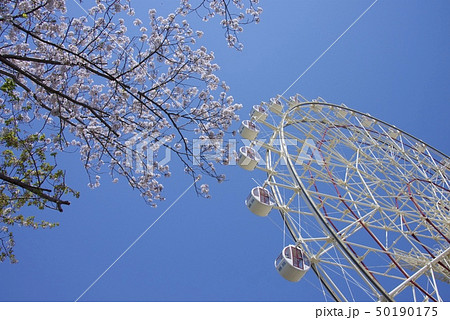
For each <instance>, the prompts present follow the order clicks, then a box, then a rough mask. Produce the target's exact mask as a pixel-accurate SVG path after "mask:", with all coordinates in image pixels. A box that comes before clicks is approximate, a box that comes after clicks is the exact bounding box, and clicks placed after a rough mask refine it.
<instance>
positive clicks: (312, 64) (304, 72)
mask: <svg viewBox="0 0 450 320" xmlns="http://www.w3.org/2000/svg"><path fill="white" fill-rule="evenodd" d="M377 2H378V0H375V1H374V2H373V3H372V4H371V5H370V6H369V7H368V8H367V9H366V10H365V11H364V12H363V13H361V15H360V16H359V17H358V18H356V20H355V21H353V22H352V24H351V25H350V26H349V27H348V28H347V29H346V30H345V31H344V32H343V33H342V34H341V35H340V36H339V37H338V38H337V39H336V40H334V42H333V43H332V44H331V45H330V46H329V47H328V48H326V49H325V51H324V52H322V54H321V55H320V56H319V57H318V58H317V59H316V60H314V62H313V63H311V64H310V65H309V67H308V68H306V70H305V71H303V73H302V74H301V75H300V76H299V77H298V78H297V79H295V81H294V82H293V83H292V84H291V85H290V86H289V87H288V88H287V89H286V90H284V92H283V93H282V94H281V95H282V96H284V94H285V93H286V92H288V91H289V89H290V88H292V87H293V86H294V85H295V84H296V83H297V82H298V81H299V80H300V79H301V78H302V77H303V76H304V75H305V74H306V73H307V72H308V71H309V69H311V68H312V67H313V66H314V65H315V64H316V63H317V62H318V61H319V60H320V59H321V58H322V57H323V56H324V55H325V54H326V53H327V52H328V51H329V50H330V49H331V48H332V47H333V46H334V45H335V44H336V42H338V41H339V40H340V39H341V38H342V37H343V36H344V35H345V34H346V33H347V32H348V31H349V30H350V29H351V28H352V27H353V26H354V25H355V24H356V23H357V22H358V21H359V19H361V18H362V17H363V16H364V15H365V14H366V13H367V11H369V10H370V9H371V8H372V7H373V6H374V5H375V3H377Z"/></svg>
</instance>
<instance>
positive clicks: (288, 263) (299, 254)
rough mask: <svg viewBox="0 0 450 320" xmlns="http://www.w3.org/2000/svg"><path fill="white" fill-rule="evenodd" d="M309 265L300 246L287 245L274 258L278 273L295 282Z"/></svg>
mask: <svg viewBox="0 0 450 320" xmlns="http://www.w3.org/2000/svg"><path fill="white" fill-rule="evenodd" d="M310 267H311V262H310V261H309V258H308V256H307V255H306V254H305V252H303V251H302V250H301V249H300V248H298V247H296V246H293V245H289V246H287V247H285V248H284V249H283V251H281V253H280V255H279V256H278V258H277V259H276V260H275V268H276V269H277V271H278V273H279V274H280V275H281V276H282V277H283V278H285V279H286V280H288V281H291V282H297V281H299V280H300V279H301V278H302V277H303V276H304V275H305V273H306V272H307V271H308V270H309V268H310Z"/></svg>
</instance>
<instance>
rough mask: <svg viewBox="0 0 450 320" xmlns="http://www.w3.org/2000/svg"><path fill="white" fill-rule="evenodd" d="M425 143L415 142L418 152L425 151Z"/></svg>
mask: <svg viewBox="0 0 450 320" xmlns="http://www.w3.org/2000/svg"><path fill="white" fill-rule="evenodd" d="M425 148H426V147H425V145H424V144H423V143H421V142H417V143H416V150H417V151H419V152H420V153H422V152H424V151H425Z"/></svg>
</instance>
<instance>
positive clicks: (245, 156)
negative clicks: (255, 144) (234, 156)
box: [238, 146, 261, 171]
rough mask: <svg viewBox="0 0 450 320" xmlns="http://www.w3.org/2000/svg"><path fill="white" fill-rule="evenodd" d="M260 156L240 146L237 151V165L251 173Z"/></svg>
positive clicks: (251, 149) (248, 148)
mask: <svg viewBox="0 0 450 320" xmlns="http://www.w3.org/2000/svg"><path fill="white" fill-rule="evenodd" d="M259 160H261V156H260V155H259V154H258V152H256V151H255V150H254V149H253V148H251V147H247V146H242V147H241V148H240V149H239V159H238V165H239V166H240V167H241V168H242V169H245V170H248V171H252V170H253V169H255V167H256V165H257V164H258V162H259Z"/></svg>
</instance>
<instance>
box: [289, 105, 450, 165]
mask: <svg viewBox="0 0 450 320" xmlns="http://www.w3.org/2000/svg"><path fill="white" fill-rule="evenodd" d="M313 104H319V105H324V106H328V107H333V108H338V109H343V110H347V111H350V112H353V113H356V114H359V115H361V116H364V117H368V118H370V119H373V120H375V121H377V122H379V123H382V124H383V125H385V126H388V127H390V128H393V129H395V130H397V131H398V132H400V133H402V134H404V135H406V136H408V137H410V138H412V139H414V140H417V141H418V142H420V143H422V144H424V145H425V146H427V147H428V148H430V149H432V150H433V151H434V152H436V153H438V154H439V155H441V156H443V157H445V158H447V159H449V160H450V156H449V155H447V154H445V153H444V152H442V151H440V150H439V149H437V148H435V147H433V146H431V145H430V144H428V143H426V142H425V141H423V140H421V139H419V138H417V137H416V136H414V135H412V134H410V133H408V132H406V131H404V130H402V129H400V128H397V127H396V126H394V125H392V124H390V123H389V122H386V121H384V120H381V119H379V118H377V117H374V116H372V115H370V114H368V113H364V112H361V111H358V110H355V109H352V108H349V107H347V106H345V105H338V104H334V103H330V102H322V101H306V102H299V103H296V104H293V105H292V106H290V107H289V109H288V110H287V111H286V113H289V112H291V111H293V110H294V109H296V108H298V107H303V106H308V105H313Z"/></svg>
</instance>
